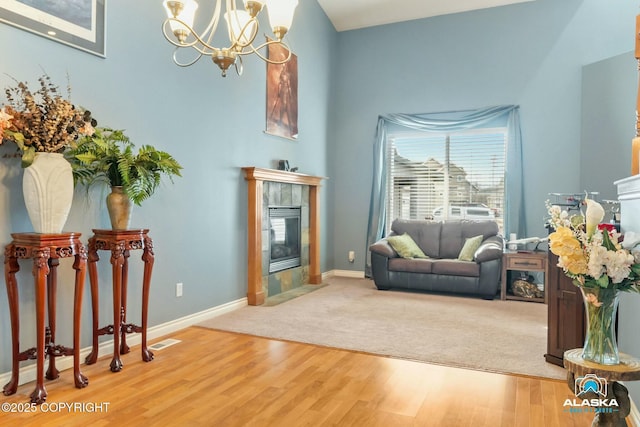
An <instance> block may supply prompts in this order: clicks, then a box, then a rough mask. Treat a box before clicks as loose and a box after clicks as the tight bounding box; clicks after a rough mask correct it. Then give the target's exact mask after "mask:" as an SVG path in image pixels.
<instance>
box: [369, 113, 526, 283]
mask: <svg viewBox="0 0 640 427" xmlns="http://www.w3.org/2000/svg"><path fill="white" fill-rule="evenodd" d="M496 123H501V125H502V126H504V125H506V127H507V164H506V181H505V207H504V233H505V235H508V233H517V234H518V236H526V235H527V233H526V221H525V209H524V195H523V193H524V191H523V190H524V182H523V174H522V135H521V132H520V117H519V107H518V106H516V105H505V106H494V107H488V108H483V109H478V110H469V111H450V112H445V113H428V114H386V115H383V116H380V117H379V118H378V127H377V130H376V137H375V142H374V151H373V180H372V185H371V202H370V205H369V224H368V227H367V248H368V247H369V246H370V245H371V244H373V243H375V242H376V241H378V240H379V239H381V238H382V237H384V235H385V231H386V230H385V224H386V213H387V212H386V182H387V173H388V171H387V154H388V150H387V133H388V128H389V127H390V126H393V127H394V128H395V127H396V126H402V127H405V128H407V129H414V130H420V131H427V132H439V133H442V132H454V131H461V130H466V129H474V128H483V127H489V125H491V126H495V125H496ZM365 275H366V276H367V277H371V256H370V254H369V253H368V251H367V261H366V266H365Z"/></svg>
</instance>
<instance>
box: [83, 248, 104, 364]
mask: <svg viewBox="0 0 640 427" xmlns="http://www.w3.org/2000/svg"><path fill="white" fill-rule="evenodd" d="M99 259H100V257H99V256H98V250H97V249H96V238H95V237H92V238H90V239H89V252H88V261H89V263H88V267H89V284H90V286H91V312H92V324H91V333H92V336H93V340H92V349H91V353H89V355H88V356H87V357H86V359H85V363H86V364H87V365H92V364H94V363H96V360H98V321H99V319H98V313H99V303H98V267H97V264H98V260H99Z"/></svg>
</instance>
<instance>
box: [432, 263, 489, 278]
mask: <svg viewBox="0 0 640 427" xmlns="http://www.w3.org/2000/svg"><path fill="white" fill-rule="evenodd" d="M431 272H432V273H433V274H445V275H448V276H467V277H479V276H480V265H479V264H476V263H475V262H469V261H458V260H456V259H438V260H433V263H432V266H431Z"/></svg>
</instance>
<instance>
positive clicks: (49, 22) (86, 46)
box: [0, 0, 106, 57]
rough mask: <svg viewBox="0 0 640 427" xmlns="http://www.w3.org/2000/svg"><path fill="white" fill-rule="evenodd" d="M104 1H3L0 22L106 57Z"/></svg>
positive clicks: (0, 9) (0, 5)
mask: <svg viewBox="0 0 640 427" xmlns="http://www.w3.org/2000/svg"><path fill="white" fill-rule="evenodd" d="M105 3H106V0H56V1H50V0H2V2H1V3H0V21H1V22H4V23H7V24H9V25H13V26H14V27H18V28H20V29H23V30H26V31H30V32H32V33H35V34H37V35H39V36H42V37H46V38H48V39H51V40H55V41H57V42H60V43H64V44H66V45H69V46H71V47H74V48H76V49H80V50H84V51H86V52H89V53H92V54H94V55H98V56H101V57H104V56H105Z"/></svg>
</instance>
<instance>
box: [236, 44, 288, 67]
mask: <svg viewBox="0 0 640 427" xmlns="http://www.w3.org/2000/svg"><path fill="white" fill-rule="evenodd" d="M272 44H279V45H281V46H282V47H284V48H285V49H286V50H287V52H288V54H287V57H286V58H284V59H282V60H279V61H276V60H273V59H269V58H267V57H266V56H264V55H263V54H261V53H260V49H263V48H265V47H267V46H269V45H272ZM247 47H248V48H249V49H250V50H249V51H247V52H238V55H249V54H251V53H255V54H256V55H257V56H258V57H259V58H260V59H262V60H263V61H264V62H267V63H269V64H284V63H286V62H289V60H290V59H291V54H292V52H291V49H290V48H289V46H288V45H287V44H286V43H284V42H282V41H278V40H269V41H266V42H264V43H262V44H261V45H259V46H257V47H254V46H253V45H250V46H247Z"/></svg>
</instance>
